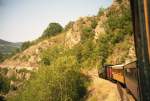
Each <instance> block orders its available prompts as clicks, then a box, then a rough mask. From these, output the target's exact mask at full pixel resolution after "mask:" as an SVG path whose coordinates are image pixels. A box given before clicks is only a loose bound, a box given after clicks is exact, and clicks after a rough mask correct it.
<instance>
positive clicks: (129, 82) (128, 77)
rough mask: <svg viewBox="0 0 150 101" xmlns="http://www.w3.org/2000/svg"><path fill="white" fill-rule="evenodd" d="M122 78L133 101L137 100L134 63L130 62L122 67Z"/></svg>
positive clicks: (137, 91)
mask: <svg viewBox="0 0 150 101" xmlns="http://www.w3.org/2000/svg"><path fill="white" fill-rule="evenodd" d="M124 78H125V84H126V87H127V88H128V90H129V91H130V92H131V94H132V95H133V96H134V97H135V99H138V95H139V87H138V74H137V68H136V62H131V63H129V64H127V65H125V66H124Z"/></svg>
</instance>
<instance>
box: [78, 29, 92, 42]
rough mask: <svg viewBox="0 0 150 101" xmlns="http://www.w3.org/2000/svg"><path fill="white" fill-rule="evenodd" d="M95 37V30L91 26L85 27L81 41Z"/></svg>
mask: <svg viewBox="0 0 150 101" xmlns="http://www.w3.org/2000/svg"><path fill="white" fill-rule="evenodd" d="M93 38H94V31H93V29H92V28H91V27H85V28H83V30H82V36H81V41H83V42H84V41H87V40H89V39H93Z"/></svg>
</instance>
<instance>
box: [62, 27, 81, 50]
mask: <svg viewBox="0 0 150 101" xmlns="http://www.w3.org/2000/svg"><path fill="white" fill-rule="evenodd" d="M80 40H81V34H80V32H78V31H76V32H73V30H72V29H70V30H69V31H68V32H67V33H66V38H65V46H66V47H69V48H71V47H73V46H74V45H76V44H77V43H79V42H80Z"/></svg>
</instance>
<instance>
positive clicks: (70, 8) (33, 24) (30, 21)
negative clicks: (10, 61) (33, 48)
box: [0, 0, 112, 42]
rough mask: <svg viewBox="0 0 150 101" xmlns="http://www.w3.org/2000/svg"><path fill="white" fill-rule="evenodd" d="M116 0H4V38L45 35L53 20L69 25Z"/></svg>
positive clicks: (0, 1)
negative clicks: (43, 33)
mask: <svg viewBox="0 0 150 101" xmlns="http://www.w3.org/2000/svg"><path fill="white" fill-rule="evenodd" d="M111 3H112V0H0V39H4V40H7V41H11V42H22V41H27V40H33V39H35V38H38V37H39V36H41V34H42V32H43V30H44V29H45V28H46V27H47V26H48V24H49V23H51V22H58V23H60V24H61V25H63V26H65V25H66V24H67V23H68V22H69V21H71V20H72V21H75V20H77V19H78V18H79V17H80V16H88V15H89V16H91V15H96V14H97V12H98V10H99V8H100V7H107V6H109V5H111Z"/></svg>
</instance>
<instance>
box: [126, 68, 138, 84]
mask: <svg viewBox="0 0 150 101" xmlns="http://www.w3.org/2000/svg"><path fill="white" fill-rule="evenodd" d="M125 76H126V77H127V78H128V79H131V80H134V81H135V82H136V81H137V70H136V69H135V68H130V69H129V68H128V69H125Z"/></svg>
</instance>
